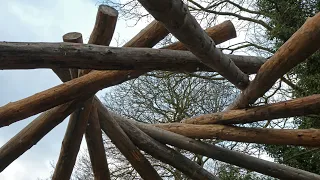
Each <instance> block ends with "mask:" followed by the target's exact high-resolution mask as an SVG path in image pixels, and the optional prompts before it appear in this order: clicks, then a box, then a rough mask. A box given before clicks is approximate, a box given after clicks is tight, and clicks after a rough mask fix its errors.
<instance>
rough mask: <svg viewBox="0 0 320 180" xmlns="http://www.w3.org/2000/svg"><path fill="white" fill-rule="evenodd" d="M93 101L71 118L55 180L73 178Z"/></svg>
mask: <svg viewBox="0 0 320 180" xmlns="http://www.w3.org/2000/svg"><path fill="white" fill-rule="evenodd" d="M92 100H93V99H92V98H89V100H87V101H86V102H85V105H84V107H83V108H81V109H78V111H80V112H79V113H77V112H76V113H74V114H73V116H71V117H70V120H69V124H68V127H67V131H66V134H65V136H64V138H63V142H62V146H61V151H60V155H59V159H58V162H57V165H56V167H55V170H54V173H53V176H52V179H54V180H60V179H70V177H71V173H72V170H73V167H74V164H75V162H76V158H77V155H78V152H79V148H80V144H81V140H82V137H83V134H84V132H85V130H86V126H87V122H88V118H89V112H90V111H91V108H92V104H91V102H92ZM82 114H85V115H87V116H84V115H82ZM74 115H79V117H80V118H79V119H78V117H75V116H74Z"/></svg>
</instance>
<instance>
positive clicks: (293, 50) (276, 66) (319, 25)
mask: <svg viewBox="0 0 320 180" xmlns="http://www.w3.org/2000/svg"><path fill="white" fill-rule="evenodd" d="M319 41H320V13H317V14H316V15H315V16H314V17H312V18H310V19H308V20H307V21H306V22H305V23H304V24H303V25H302V27H301V28H300V29H298V31H296V32H295V33H294V34H293V35H292V36H291V38H290V39H289V40H288V41H287V42H285V43H284V44H283V45H282V46H281V47H280V48H279V49H278V50H277V52H276V53H275V54H274V55H273V56H272V57H271V58H270V59H269V60H268V61H267V62H266V63H264V64H263V66H262V67H261V68H260V70H259V71H258V73H257V75H256V77H255V78H254V80H253V81H252V82H251V83H250V85H249V86H248V87H247V88H246V90H245V91H243V92H242V93H241V94H240V96H239V97H238V98H237V99H236V101H235V102H234V103H233V104H231V105H230V106H229V108H228V109H240V108H245V107H247V106H248V105H249V104H252V103H254V102H255V101H256V100H257V99H258V98H259V97H261V96H263V94H264V93H265V92H267V91H268V90H269V89H270V88H271V87H272V86H273V84H274V83H275V82H276V81H277V80H278V79H279V78H281V77H282V76H283V75H284V74H285V73H287V72H288V71H290V70H291V69H292V68H293V67H295V66H296V65H298V64H299V63H301V62H303V61H304V60H306V59H307V58H308V57H309V56H311V55H312V54H313V53H314V52H316V51H317V50H318V49H319V48H320V43H318V42H319Z"/></svg>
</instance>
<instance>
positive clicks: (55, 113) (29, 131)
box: [0, 27, 159, 171]
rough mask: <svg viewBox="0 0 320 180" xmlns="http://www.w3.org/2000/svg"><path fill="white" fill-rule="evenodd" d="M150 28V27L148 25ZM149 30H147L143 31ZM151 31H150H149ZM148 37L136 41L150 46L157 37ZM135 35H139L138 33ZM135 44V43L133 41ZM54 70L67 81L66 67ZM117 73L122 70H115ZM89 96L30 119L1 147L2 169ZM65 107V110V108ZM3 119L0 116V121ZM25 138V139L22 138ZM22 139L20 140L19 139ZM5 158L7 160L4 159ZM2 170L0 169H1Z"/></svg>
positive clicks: (68, 75)
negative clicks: (32, 119)
mask: <svg viewBox="0 0 320 180" xmlns="http://www.w3.org/2000/svg"><path fill="white" fill-rule="evenodd" d="M149 28H152V27H149ZM145 32H149V31H145ZM145 32H143V33H145ZM151 32H152V31H151ZM145 35H146V36H148V37H149V38H147V39H145V41H144V42H142V41H140V43H137V44H138V45H143V44H142V43H145V46H147V47H151V45H152V46H153V43H155V41H154V39H158V38H159V37H155V36H152V34H150V35H147V34H145ZM137 36H141V37H142V35H141V34H138V35H137ZM133 44H135V43H133ZM60 70H61V69H59V71H56V73H57V75H58V77H59V78H60V79H61V80H62V81H63V82H67V81H69V80H70V73H69V70H68V69H64V70H63V71H60ZM117 72H118V73H119V74H121V73H122V71H117ZM90 96H91V94H90V95H89V96H85V97H80V98H77V99H76V100H74V102H69V103H72V105H70V106H69V105H68V103H67V104H64V105H60V106H58V107H55V108H53V109H50V110H48V111H47V112H45V114H42V115H40V117H38V118H37V119H36V120H34V121H32V122H31V123H30V124H29V125H28V126H27V127H26V128H24V129H23V130H22V131H20V132H19V133H18V134H17V135H16V136H14V137H13V138H12V139H11V140H10V142H8V143H6V145H5V146H3V147H2V148H1V152H2V155H1V156H2V159H4V161H3V162H4V163H3V169H4V168H5V167H7V166H8V165H9V164H11V163H12V162H13V161H14V160H15V159H17V158H18V157H19V156H20V155H22V154H23V153H24V152H26V151H27V150H28V149H30V148H31V147H32V146H33V145H35V144H36V143H37V142H39V141H40V140H41V139H42V138H43V137H44V136H45V135H46V134H47V133H48V132H50V131H51V130H52V129H53V128H54V127H55V126H57V125H58V124H59V123H61V122H62V121H63V119H65V117H67V116H68V115H69V114H70V113H71V112H73V111H74V110H75V109H76V108H77V107H80V106H82V105H83V101H84V100H86V99H88V98H89V97H90ZM66 109H67V110H66ZM1 120H3V119H1V118H0V121H1ZM0 127H1V126H0ZM24 139H26V140H24ZM21 140H22V141H21ZM7 158H8V159H7ZM5 159H7V160H5ZM1 166H2V164H1ZM1 171H2V170H1Z"/></svg>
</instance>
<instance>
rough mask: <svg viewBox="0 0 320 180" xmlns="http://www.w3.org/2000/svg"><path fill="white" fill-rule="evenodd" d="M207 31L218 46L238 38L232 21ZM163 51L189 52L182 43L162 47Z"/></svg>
mask: <svg viewBox="0 0 320 180" xmlns="http://www.w3.org/2000/svg"><path fill="white" fill-rule="evenodd" d="M205 31H206V33H207V34H208V36H210V37H211V39H213V40H214V42H215V43H216V44H220V43H223V42H225V41H228V40H230V39H232V38H236V37H237V32H236V29H235V27H234V26H233V24H232V22H231V21H230V20H227V21H224V22H222V23H221V24H218V25H216V26H213V27H210V28H208V29H206V30H205ZM161 49H175V50H184V51H187V50H188V49H187V48H186V47H185V46H184V44H183V43H181V42H175V43H172V44H170V45H168V46H164V47H162V48H161ZM236 65H237V64H236ZM237 66H238V65H237ZM240 69H241V68H240Z"/></svg>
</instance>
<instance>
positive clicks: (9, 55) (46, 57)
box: [0, 42, 266, 78]
mask: <svg viewBox="0 0 320 180" xmlns="http://www.w3.org/2000/svg"><path fill="white" fill-rule="evenodd" d="M0 47H2V48H1V50H0V52H2V53H1V55H0V58H2V59H3V60H1V61H0V68H1V69H33V68H69V67H71V68H82V69H86V72H85V73H84V74H86V73H88V72H89V71H90V70H89V69H99V70H171V71H191V72H193V71H214V70H215V69H212V68H209V67H207V66H206V65H204V64H202V63H201V62H199V60H198V58H197V57H196V56H194V55H193V54H192V53H191V52H188V51H176V50H167V49H162V50H159V49H151V48H128V47H127V48H119V47H105V46H97V45H76V44H74V43H72V44H70V43H27V44H26V43H8V42H5V43H0ZM62 47H63V50H61V48H62ZM226 56H227V57H228V58H230V59H231V60H233V61H234V63H235V64H236V65H238V66H239V68H240V69H242V70H243V71H245V72H249V73H256V72H257V71H258V70H259V68H260V67H261V65H262V64H263V63H264V62H265V61H266V59H265V58H262V57H255V56H241V55H226ZM26 57H28V58H26ZM72 75H73V78H74V77H78V74H77V73H75V72H74V71H73V74H72Z"/></svg>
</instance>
